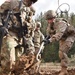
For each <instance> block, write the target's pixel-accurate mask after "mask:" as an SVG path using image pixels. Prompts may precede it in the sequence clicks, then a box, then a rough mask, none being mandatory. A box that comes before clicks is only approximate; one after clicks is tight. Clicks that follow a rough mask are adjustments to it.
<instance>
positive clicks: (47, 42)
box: [42, 39, 50, 45]
mask: <svg viewBox="0 0 75 75" xmlns="http://www.w3.org/2000/svg"><path fill="white" fill-rule="evenodd" d="M42 42H44V43H45V45H46V44H49V43H50V41H49V39H47V40H46V39H44V40H43V41H42Z"/></svg>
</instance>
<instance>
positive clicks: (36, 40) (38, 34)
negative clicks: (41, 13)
mask: <svg viewBox="0 0 75 75" xmlns="http://www.w3.org/2000/svg"><path fill="white" fill-rule="evenodd" d="M40 28H41V23H40V22H37V23H36V29H35V31H34V39H33V41H34V47H35V55H36V54H37V53H38V51H39V48H40V44H41V41H42V40H44V35H43V34H42V32H41V31H40Z"/></svg>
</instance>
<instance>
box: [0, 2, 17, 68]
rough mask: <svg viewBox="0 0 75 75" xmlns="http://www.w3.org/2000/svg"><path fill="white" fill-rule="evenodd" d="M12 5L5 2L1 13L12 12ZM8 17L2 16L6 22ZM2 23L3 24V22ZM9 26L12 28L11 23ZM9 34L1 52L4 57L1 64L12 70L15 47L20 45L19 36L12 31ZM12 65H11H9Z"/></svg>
mask: <svg viewBox="0 0 75 75" xmlns="http://www.w3.org/2000/svg"><path fill="white" fill-rule="evenodd" d="M10 7H11V3H10V2H7V1H6V2H5V3H3V4H2V5H1V9H0V13H2V14H5V13H6V12H5V11H6V10H7V11H8V10H10V9H11V8H10ZM6 16H7V14H6V15H3V16H1V17H0V18H2V19H3V20H4V21H6ZM1 23H2V22H1ZM9 25H10V26H11V22H9ZM8 32H9V33H8V34H7V35H6V36H5V37H4V38H3V45H2V50H1V55H2V57H4V59H2V61H1V64H2V66H4V67H5V69H6V68H9V69H10V68H12V65H14V64H15V60H16V59H15V47H16V46H17V45H18V43H17V41H16V40H17V34H16V33H14V32H13V31H11V30H8ZM9 64H10V65H9Z"/></svg>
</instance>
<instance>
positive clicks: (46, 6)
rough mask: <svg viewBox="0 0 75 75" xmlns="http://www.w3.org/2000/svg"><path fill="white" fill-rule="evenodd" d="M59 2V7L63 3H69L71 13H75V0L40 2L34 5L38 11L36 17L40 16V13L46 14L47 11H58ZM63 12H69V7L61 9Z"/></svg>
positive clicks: (40, 0)
mask: <svg viewBox="0 0 75 75" xmlns="http://www.w3.org/2000/svg"><path fill="white" fill-rule="evenodd" d="M58 1H59V5H61V4H62V3H67V4H69V5H70V11H69V12H74V11H75V8H74V7H75V0H38V1H37V2H36V3H35V4H33V7H34V8H35V10H36V15H35V16H37V14H40V12H43V13H44V12H46V11H47V10H54V11H56V10H57V8H58ZM60 8H61V9H62V10H68V9H69V7H68V5H66V4H64V5H62V6H61V7H60Z"/></svg>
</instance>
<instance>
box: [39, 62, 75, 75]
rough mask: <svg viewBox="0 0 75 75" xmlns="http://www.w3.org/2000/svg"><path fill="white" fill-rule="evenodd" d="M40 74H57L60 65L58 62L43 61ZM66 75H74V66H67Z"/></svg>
mask: <svg viewBox="0 0 75 75" xmlns="http://www.w3.org/2000/svg"><path fill="white" fill-rule="evenodd" d="M39 73H40V75H59V73H60V66H59V64H54V65H53V64H52V63H45V64H43V65H41V66H40V69H39ZM68 75H75V66H69V67H68Z"/></svg>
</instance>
